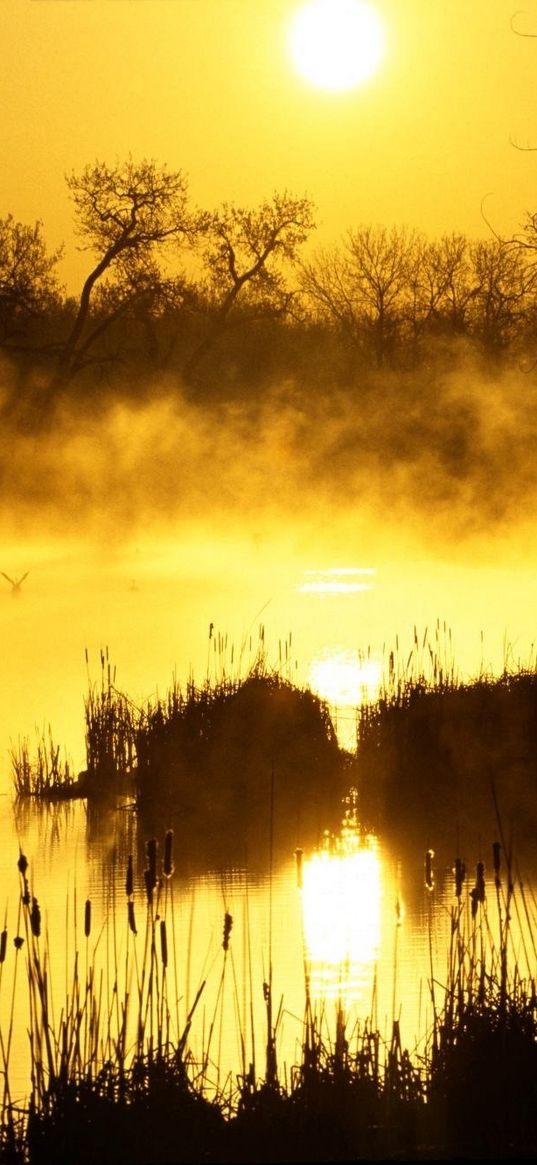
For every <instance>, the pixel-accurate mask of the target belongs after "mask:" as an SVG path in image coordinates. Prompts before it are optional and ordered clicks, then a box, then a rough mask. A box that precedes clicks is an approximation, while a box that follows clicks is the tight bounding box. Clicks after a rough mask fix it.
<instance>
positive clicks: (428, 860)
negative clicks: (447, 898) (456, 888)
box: [425, 849, 434, 890]
mask: <svg viewBox="0 0 537 1165" xmlns="http://www.w3.org/2000/svg"><path fill="white" fill-rule="evenodd" d="M433 858H434V849H428V850H427V851H426V854H425V886H426V888H427V890H434V875H433Z"/></svg>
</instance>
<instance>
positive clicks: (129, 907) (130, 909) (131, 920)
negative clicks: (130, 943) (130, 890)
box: [127, 902, 138, 934]
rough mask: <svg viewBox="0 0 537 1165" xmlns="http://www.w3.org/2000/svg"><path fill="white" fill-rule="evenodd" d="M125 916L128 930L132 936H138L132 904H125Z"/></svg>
mask: <svg viewBox="0 0 537 1165" xmlns="http://www.w3.org/2000/svg"><path fill="white" fill-rule="evenodd" d="M127 914H128V919H129V928H130V930H132V933H133V934H138V931H137V930H136V919H135V917H134V902H127Z"/></svg>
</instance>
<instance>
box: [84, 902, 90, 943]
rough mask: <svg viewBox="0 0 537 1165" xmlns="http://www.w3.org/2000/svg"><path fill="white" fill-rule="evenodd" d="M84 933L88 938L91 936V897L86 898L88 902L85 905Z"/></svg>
mask: <svg viewBox="0 0 537 1165" xmlns="http://www.w3.org/2000/svg"><path fill="white" fill-rule="evenodd" d="M84 934H85V936H86V938H89V936H90V934H91V899H90V898H86V904H85V907H84Z"/></svg>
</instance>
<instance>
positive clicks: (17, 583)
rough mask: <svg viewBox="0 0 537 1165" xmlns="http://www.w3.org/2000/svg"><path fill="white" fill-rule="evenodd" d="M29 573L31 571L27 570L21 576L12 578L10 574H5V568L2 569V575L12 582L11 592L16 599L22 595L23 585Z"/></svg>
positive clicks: (0, 572)
mask: <svg viewBox="0 0 537 1165" xmlns="http://www.w3.org/2000/svg"><path fill="white" fill-rule="evenodd" d="M29 573H30V571H29V570H27V571H26V573H25V574H22V575H21V577H20V578H16V579H15V578H10V577H9V575H8V574H5V572H4V571H3V570H0V574H1V575H2V577H3V578H5V579H6V581H7V582H8V583H11V594H12V596H13V598H14V599H16V598H17V596H18V595H20V593H21V586H22V584H23V582H24V580H25V578H28V575H29Z"/></svg>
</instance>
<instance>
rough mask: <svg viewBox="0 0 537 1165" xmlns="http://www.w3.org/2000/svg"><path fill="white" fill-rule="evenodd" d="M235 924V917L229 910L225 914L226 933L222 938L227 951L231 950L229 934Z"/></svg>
mask: <svg viewBox="0 0 537 1165" xmlns="http://www.w3.org/2000/svg"><path fill="white" fill-rule="evenodd" d="M232 926H233V918H232V916H231V914H228V912H227V910H226V913H225V914H224V935H223V939H222V946H223V948H224V950H225V951H227V950H229V936H230V934H231V927H232Z"/></svg>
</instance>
